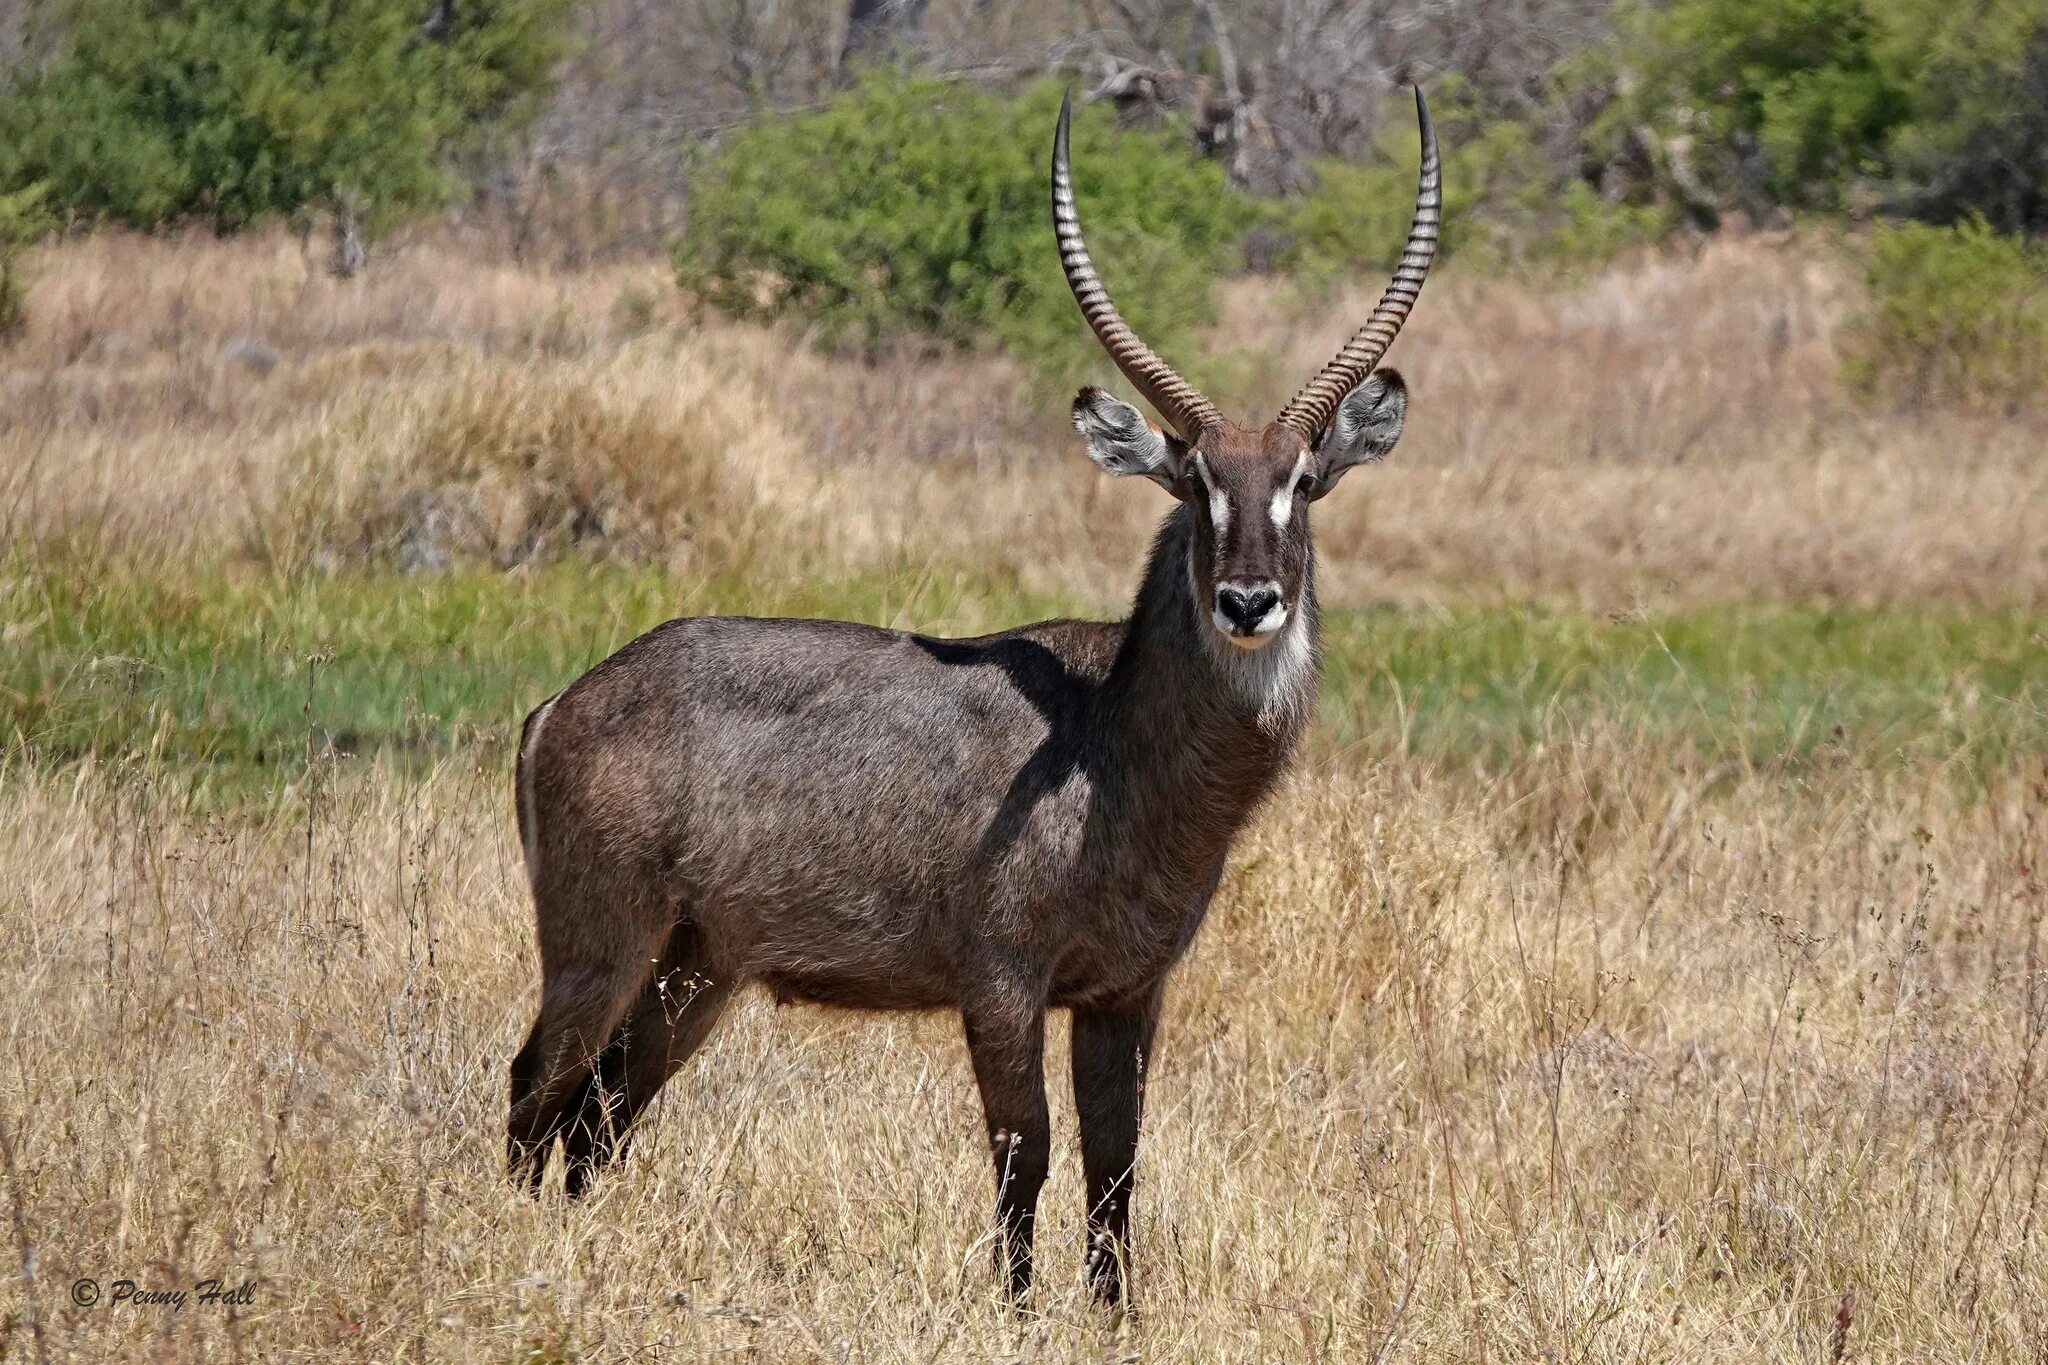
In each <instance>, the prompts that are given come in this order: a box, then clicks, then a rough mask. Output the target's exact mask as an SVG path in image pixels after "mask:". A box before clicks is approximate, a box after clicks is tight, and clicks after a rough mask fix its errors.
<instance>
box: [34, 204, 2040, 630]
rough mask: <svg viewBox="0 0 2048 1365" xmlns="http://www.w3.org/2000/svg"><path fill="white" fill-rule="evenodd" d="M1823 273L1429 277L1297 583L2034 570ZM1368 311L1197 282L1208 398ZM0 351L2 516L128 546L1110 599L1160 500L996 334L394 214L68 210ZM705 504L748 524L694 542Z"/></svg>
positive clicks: (1811, 259)
mask: <svg viewBox="0 0 2048 1365" xmlns="http://www.w3.org/2000/svg"><path fill="white" fill-rule="evenodd" d="M1850 288H1851V286H1850V284H1849V283H1847V282H1846V281H1845V280H1844V278H1843V274H1842V271H1841V270H1840V269H1839V268H1838V267H1837V266H1836V265H1834V264H1832V263H1831V258H1830V257H1829V255H1828V254H1827V252H1826V251H1825V249H1824V248H1822V247H1820V246H1816V245H1812V244H1805V243H1797V242H1793V243H1771V242H1765V241H1762V240H1758V239H1751V240H1747V241H1735V242H1727V243H1720V244H1716V245H1714V246H1711V247H1708V248H1707V249H1705V250H1704V251H1702V252H1700V253H1699V254H1698V255H1696V256H1693V257H1689V258H1672V259H1662V260H1651V261H1647V262H1643V263H1639V264H1638V265H1636V266H1634V267H1632V268H1629V269H1627V270H1621V271H1616V272H1614V273H1610V274H1608V275H1605V276H1602V277H1600V278H1598V279H1596V280H1594V281H1592V282H1591V283H1589V284H1586V285H1584V286H1582V287H1578V288H1574V289H1569V290H1564V289H1551V290H1539V289H1535V288H1531V287H1528V286H1525V285H1518V284H1514V283H1510V282H1502V281H1486V280H1478V279H1471V278H1464V277H1460V276H1458V275H1456V274H1455V273H1453V274H1451V275H1449V276H1447V277H1446V278H1444V279H1442V280H1440V281H1439V282H1437V283H1436V284H1435V285H1433V286H1432V292H1431V303H1430V305H1429V306H1428V307H1426V308H1424V309H1423V310H1421V312H1420V313H1419V314H1418V316H1417V318H1416V320H1415V322H1414V324H1413V326H1412V327H1411V328H1410V330H1409V333H1408V334H1407V335H1406V336H1404V338H1403V339H1402V342H1401V345H1400V353H1399V354H1398V355H1397V356H1396V357H1395V360H1396V361H1397V362H1398V363H1399V364H1400V365H1401V366H1403V367H1404V368H1405V369H1406V370H1407V372H1408V376H1409V379H1410V381H1411V385H1412V387H1413V389H1414V391H1415V394H1416V402H1415V406H1414V410H1413V417H1412V421H1411V426H1410V432H1409V435H1408V437H1407V438H1406V440H1404V442H1403V444H1402V447H1401V450H1400V452H1399V453H1398V454H1397V456H1396V457H1395V459H1394V460H1393V461H1392V463H1391V464H1390V465H1389V466H1388V467H1387V468H1385V469H1384V470H1376V471H1374V474H1373V478H1372V480H1371V481H1370V482H1369V484H1366V485H1361V486H1360V487H1359V488H1357V489H1350V488H1347V489H1346V492H1345V495H1344V496H1342V497H1337V498H1333V499H1331V500H1329V501H1328V502H1326V503H1324V504H1322V505H1321V506H1320V507H1319V508H1318V511H1317V515H1318V534H1319V536H1320V542H1321V545H1322V547H1323V551H1324V561H1325V580H1326V583H1327V584H1328V589H1329V591H1330V592H1331V593H1332V594H1334V595H1335V596H1336V597H1338V598H1339V599H1346V600H1361V599H1367V598H1394V599H1400V600H1424V601H1427V600H1431V599H1436V598H1443V597H1448V596H1458V597H1469V596H1475V595H1476V596H1482V597H1484V596H1497V595H1508V596H1532V595H1533V596H1539V597H1543V598H1548V599H1554V600H1562V601H1568V602H1579V603H1584V604H1591V605H1598V606H1602V607H1608V608H1617V607H1629V606H1633V605H1638V604H1642V603H1657V602H1684V601H1693V600H1699V599H1703V598H1723V597H1732V596H1757V595H1762V596H1771V597H1780V598H1794V599H1802V600H1818V601H1833V602H1875V603H1884V602H1896V601H1902V600H1914V599H1929V598H1938V599H1947V600H1958V601H1966V602H2004V603H2021V604H2032V603H2036V602H2039V601H2041V600H2042V599H2043V597H2044V594H2048V468H2044V467H2043V465H2042V464H2041V462H2040V461H2039V459H2038V458H2037V451H2038V449H2039V446H2040V443H2041V439H2042V436H2043V433H2042V432H2041V431H2040V430H2039V429H2038V428H2036V427H2033V426H2029V425H2027V424H2025V423H2023V422H2014V421H1989V420H1985V419H1982V418H1978V417H1974V416H1972V415H1970V414H1968V413H1963V412H1954V411H1937V410H1918V411H1898V412H1883V411H1874V410H1871V409H1869V408H1867V407H1860V406H1856V405H1852V404H1851V403H1849V402H1848V401H1847V400H1846V399H1845V398H1844V397H1843V396H1842V394H1841V393H1840V392H1839V390H1838V387H1837V385H1836V381H1835V358H1834V349H1833V337H1834V333H1835V329H1836V326H1837V323H1838V321H1839V319H1840V317H1841V316H1842V314H1843V312H1844V309H1845V307H1846V306H1847V303H1848V301H1849V291H1850ZM1368 306H1369V299H1368V297H1367V295H1365V294H1364V293H1361V292H1350V293H1340V294H1339V295H1337V296H1335V297H1317V298H1314V299H1303V298H1301V297H1299V296H1298V295H1297V293H1296V292H1295V290H1294V289H1293V288H1292V287H1287V286H1279V285H1275V284H1272V283H1266V282H1247V283H1243V284H1239V285H1236V286H1233V287H1232V289H1231V291H1230V297H1229V300H1228V308H1227V310H1226V318H1225V321H1224V323H1223V324H1222V325H1221V326H1220V327H1219V328H1218V329H1217V332H1216V334H1215V338H1214V346H1215V349H1216V352H1217V355H1218V356H1219V357H1220V358H1219V360H1218V361H1217V364H1216V368H1217V369H1219V370H1220V371H1221V372H1223V373H1224V374H1226V375H1227V376H1231V377H1232V378H1230V379H1229V380H1228V381H1227V389H1228V392H1227V393H1226V394H1224V395H1223V396H1225V397H1226V398H1227V400H1228V403H1229V405H1230V406H1233V407H1235V406H1236V405H1238V404H1239V403H1243V404H1246V405H1248V406H1249V407H1250V408H1252V409H1259V410H1264V411H1270V410H1271V409H1272V408H1273V407H1274V406H1275V405H1277V403H1278V402H1279V401H1281V399H1282V398H1283V397H1284V396H1285V394H1286V393H1288V392H1290V391H1291V390H1292V388H1293V386H1294V385H1296V384H1298V383H1300V382H1301V381H1302V379H1303V378H1304V377H1306V376H1307V375H1308V374H1310V373H1312V372H1313V371H1314V369H1315V367H1316V366H1317V365H1319V364H1320V363H1321V361H1322V360H1323V359H1325V358H1326V357H1327V355H1328V354H1329V353H1330V352H1331V351H1332V350H1333V349H1334V347H1335V344H1336V341H1337V339H1338V338H1340V337H1341V335H1342V334H1343V332H1344V331H1346V330H1347V329H1348V328H1349V327H1350V326H1351V325H1353V324H1354V323H1355V322H1356V320H1357V319H1358V318H1359V317H1362V316H1363V315H1364V312H1365V311H1366V309H1367V307H1368ZM1105 365H1106V362H1105ZM0 366H4V370H0V395H4V398H0V518H4V519H5V520H4V522H0V525H4V528H5V529H6V531H7V532H9V533H10V535H11V536H13V537H17V538H26V539H28V540H30V541H35V542H40V543H49V542H54V541H60V540H64V541H72V542H78V543H83V544H85V545H88V546H90V547H91V548H92V549H93V550H94V552H95V553H98V554H102V555H117V556H121V557H124V558H128V559H130V560H134V561H137V562H140V563H150V562H157V563H161V562H165V561H174V560H187V559H190V558H192V557H194V556H195V555H198V556H203V555H205V554H208V553H213V554H216V555H217V554H218V553H220V552H221V550H222V547H228V548H230V549H232V550H233V551H235V552H237V553H241V554H250V553H254V554H256V556H257V557H259V558H260V557H263V556H265V555H277V554H278V553H279V551H280V547H279V546H278V545H275V544H271V543H269V541H270V538H271V537H272V536H273V533H275V534H276V535H282V536H285V537H286V538H287V540H288V544H287V545H286V546H285V547H283V548H284V550H286V551H287V553H283V554H282V556H281V557H282V558H284V559H286V560H288V561H291V562H300V561H303V560H304V559H306V558H309V557H312V558H317V557H319V556H321V555H326V556H340V557H343V558H346V557H349V556H360V555H362V554H364V553H366V552H376V553H382V554H386V555H396V556H397V557H398V558H400V559H404V558H405V547H407V546H410V547H412V551H413V552H414V553H415V555H416V556H422V555H423V557H424V559H425V560H426V561H427V562H438V559H439V558H440V557H441V556H442V555H444V554H445V555H458V556H459V555H465V554H467V555H476V556H480V557H485V558H492V559H497V560H500V561H504V560H508V559H516V558H519V557H520V556H522V555H536V554H546V553H553V552H556V551H558V550H560V549H562V548H563V547H564V546H566V545H570V544H574V543H581V544H582V545H583V547H584V548H585V549H586V550H595V551H597V552H601V553H628V554H647V553H660V552H662V551H663V550H664V549H665V547H669V546H680V547H682V548H681V549H680V550H679V552H678V553H679V554H680V555H681V556H682V557H684V558H686V559H687V560H688V561H689V563H690V564H692V565H694V566H697V567H715V566H716V565H717V564H718V563H719V562H720V557H721V556H724V555H738V556H744V558H742V559H741V560H740V561H739V567H740V568H742V569H750V568H752V567H754V566H755V565H756V564H757V563H788V564H792V565H793V566H794V568H795V571H800V572H804V573H811V572H816V571H819V570H820V569H821V568H835V567H836V568H858V567H860V566H862V565H863V564H866V563H870V562H873V561H874V560H876V559H890V560H896V561H900V560H901V559H903V558H904V557H906V556H912V557H917V558H924V559H931V560H953V561H965V562H972V563H974V564H977V565H981V566H985V567H987V568H988V569H990V570H991V571H994V572H1002V573H1007V574H1012V575H1014V576H1016V577H1018V578H1020V579H1022V580H1024V581H1026V582H1028V583H1031V584H1032V585H1034V586H1039V587H1045V588H1048V589H1057V590H1060V591H1066V592H1071V593H1078V594H1079V595H1081V596H1083V597H1084V598H1087V599H1088V600H1101V601H1102V602H1103V603H1104V604H1105V605H1108V604H1110V603H1111V602H1113V601H1114V600H1115V598H1116V597H1118V596H1119V595H1120V594H1121V592H1122V590H1123V587H1124V585H1125V584H1126V583H1127V582H1128V580H1129V579H1130V577H1131V574H1132V565H1133V563H1134V561H1135V560H1136V558H1137V556H1138V555H1139V554H1140V552H1141V548H1142V545H1143V543H1144V540H1145V538H1146V536H1147V534H1148V532H1149V527H1150V525H1151V522H1152V521H1153V520H1154V518H1156V516H1157V515H1158V513H1159V512H1160V511H1161V510H1162V507H1163V503H1162V502H1161V501H1160V499H1159V498H1158V497H1157V496H1156V495H1153V494H1150V493H1149V492H1148V491H1147V490H1144V489H1130V488H1114V489H1111V488H1107V487H1105V486H1104V485H1103V484H1102V482H1101V480H1100V479H1099V477H1098V476H1097V475H1095V473H1094V472H1093V470H1092V469H1091V468H1090V467H1089V466H1087V464H1086V462H1085V461H1083V460H1081V459H1080V458H1079V457H1078V454H1077V452H1076V450H1075V448H1074V441H1073V438H1072V436H1071V433H1069V432H1068V431H1067V430H1066V429H1065V423H1064V420H1063V419H1064V407H1065V403H1064V399H1063V398H1062V397H1060V396H1058V395H1050V394H1046V395H1040V396H1036V397H1033V396H1029V395H1030V390H1029V389H1028V387H1027V386H1026V385H1025V384H1024V383H1023V374H1022V372H1021V371H1020V370H1019V369H1018V367H1016V366H1015V365H1013V364H1012V363H1010V362H1008V361H1005V360H1002V359H1000V358H995V357H986V358H976V357H963V356H957V355H936V356H935V355H931V354H926V353H917V352H910V351H906V352H903V353H901V354H899V355H898V356H897V357H896V358H894V359H891V360H886V361H884V362H881V363H879V364H873V365H870V364H863V363H860V362H856V361H851V360H834V359H829V358H825V357H821V356H819V355H817V354H816V353H814V352H813V351H811V350H810V349H809V348H808V347H807V346H806V345H805V344H804V341H803V338H801V337H800V336H796V335H793V334H789V333H783V332H770V331H763V330H759V329H753V328H743V327H735V326H731V325H726V324H721V323H717V322H714V321H709V320H698V321H694V322H693V321H689V320H686V319H685V317H684V315H683V313H682V311H681V307H680V304H679V303H678V301H677V300H676V299H675V298H674V297H673V289H672V286H671V285H670V284H669V282H668V281H667V280H666V278H665V276H664V274H663V273H662V271H661V270H660V268H659V267H658V266H656V265H652V264H648V265H643V266H637V267H636V266H616V267H610V268H607V269H604V270H596V271H589V272H583V273H574V274H547V273H534V274H528V273H520V272H516V271H514V270H511V269H509V268H507V267H502V266H496V265H479V264H475V263H472V262H470V261H467V260H465V259H462V258H460V257H457V256H455V255H453V254H451V253H449V252H448V251H446V250H444V249H440V248H436V247H433V246H431V245H417V246H414V247H411V248H408V249H406V250H403V251H400V252H397V253H396V254H394V255H393V256H392V257H391V258H390V259H389V260H388V261H385V262H381V263H380V265H379V268H378V269H377V270H375V271H373V272H372V273H371V274H370V275H369V276H368V277H366V278H365V279H363V280H360V281H356V282H352V283H349V284H337V283H335V282H333V281H331V280H327V279H325V278H324V277H323V276H321V275H320V273H319V272H318V271H317V270H312V269H309V267H308V266H307V264H306V263H305V262H304V261H303V260H302V259H301V258H300V255H299V253H298V249H297V247H296V246H295V245H294V244H293V243H291V242H289V241H288V240H284V239H269V240H261V241H257V242H253V243H250V242H237V243H219V242H213V241H175V242H157V241H145V240H139V239H132V238H122V237H117V236H102V237H99V238H94V239H91V240H89V241H85V242H81V243H75V244H67V245H64V246H62V247H60V248H58V249H56V250H54V251H53V252H52V253H51V254H50V258H49V259H48V261H47V262H46V263H45V265H44V268H43V272H42V283H41V284H40V286H39V289H38V292H37V295H36V298H35V300H34V316H33V319H32V322H31V327H30V331H29V335H28V337H27V338H26V340H25V341H24V342H23V343H22V344H21V345H19V346H18V347H16V348H14V349H13V350H12V351H9V352H7V353H5V354H4V355H0ZM309 470H312V471H315V472H316V473H317V475H318V477H311V478H309V477H308V471H309ZM338 490H339V491H338ZM344 494H345V496H343V495H344ZM437 527H438V528H439V529H438V530H437ZM715 527H725V528H754V529H748V530H745V531H744V533H743V534H736V535H728V536H725V537H724V542H723V547H722V548H720V547H718V546H715V545H714V546H711V547H710V549H709V551H708V553H707V534H708V533H709V531H710V529H711V528H715ZM710 538H711V539H713V540H716V539H718V537H716V536H712V537H710ZM423 540H425V541H428V542H432V543H431V544H429V545H427V546H426V547H425V548H424V549H422V545H421V542H422V541H423Z"/></svg>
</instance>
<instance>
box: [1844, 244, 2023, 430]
mask: <svg viewBox="0 0 2048 1365" xmlns="http://www.w3.org/2000/svg"><path fill="white" fill-rule="evenodd" d="M1864 279H1865V281H1866V283H1867V284H1868V286H1869V288H1870V296H1871V297H1870V304H1869V306H1868V308H1867V309H1866V310H1865V311H1864V312H1863V314H1862V315H1861V316H1859V317H1858V318H1856V319H1855V320H1854V321H1853V322H1852V323H1851V324H1850V326H1849V328H1848V331H1847V338H1846V353H1845V362H1844V363H1845V367H1846V372H1847V377H1848V379H1849V381H1850V383H1851V384H1852V386H1853V387H1854V388H1856V389H1857V390H1858V391H1860V392H1861V393H1863V394H1865V395H1866V396H1870V397H1873V398H1875V397H1879V396H1882V397H1883V398H1885V399H1886V400H1887V401H1889V402H1895V403H1900V404H1907V403H1919V402H1923V401H1929V400H1933V401H1948V402H1955V403H1976V404H1987V405H1995V406H1998V407H2001V408H2003V409H2005V410H2007V411H2013V410H2017V409H2019V408H2021V407H2025V406H2029V405H2032V404H2035V403H2038V402H2039V401H2040V395H2041V394H2042V392H2043V385H2044V384H2048V251H2044V250H2043V249H2042V248H2040V247H2037V246H2034V245H2032V244H2030V243H2028V242H2025V241H2023V240H2021V239H2019V238H2016V237H2008V236H2004V235H2002V234H2000V233H1998V232H1996V231H1994V230H1993V229H1992V228H1991V226H1990V225H1989V224H1987V223H1986V222H1984V221H1983V220H1982V219H1973V220H1971V221H1969V222H1966V223H1963V224H1961V225H1959V226H1957V227H1929V226H1925V225H1921V224H1912V223H1909V224H1906V225H1903V226H1900V227H1894V228H1882V229H1880V230H1879V231H1878V233H1877V235H1876V237H1875V239H1874V240H1873V241H1872V243H1871V250H1870V257H1869V261H1868V264H1867V265H1866V267H1865V271H1864Z"/></svg>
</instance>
